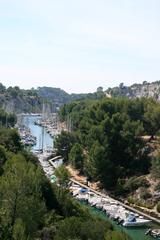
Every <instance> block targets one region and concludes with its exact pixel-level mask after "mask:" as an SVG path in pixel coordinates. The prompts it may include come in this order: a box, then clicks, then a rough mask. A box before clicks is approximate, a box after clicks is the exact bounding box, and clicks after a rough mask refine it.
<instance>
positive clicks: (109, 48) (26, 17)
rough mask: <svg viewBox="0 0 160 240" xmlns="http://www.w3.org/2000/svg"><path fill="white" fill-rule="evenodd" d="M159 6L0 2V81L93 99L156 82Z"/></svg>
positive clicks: (116, 1)
mask: <svg viewBox="0 0 160 240" xmlns="http://www.w3.org/2000/svg"><path fill="white" fill-rule="evenodd" d="M159 12H160V1H159V0H152V1H151V0H134V1H133V0H112V1H111V0H27V1H26V0H25V1H24V0H0V82H1V83H3V84H4V85H5V86H7V87H8V86H19V87H21V88H24V89H28V88H31V87H34V88H36V87H38V86H48V87H60V88H62V89H64V90H65V91H67V92H69V93H71V92H75V93H80V92H94V91H96V89H97V87H99V86H102V87H103V88H104V89H107V88H108V87H113V86H117V85H119V84H120V83H121V82H123V83H124V84H125V85H131V84H133V83H135V82H137V83H141V82H143V81H144V80H146V81H149V82H151V81H156V80H159V79H160V15H159Z"/></svg>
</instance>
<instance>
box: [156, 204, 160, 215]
mask: <svg viewBox="0 0 160 240" xmlns="http://www.w3.org/2000/svg"><path fill="white" fill-rule="evenodd" d="M157 212H159V213H160V202H158V203H157Z"/></svg>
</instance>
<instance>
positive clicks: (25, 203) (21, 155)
mask: <svg viewBox="0 0 160 240" xmlns="http://www.w3.org/2000/svg"><path fill="white" fill-rule="evenodd" d="M0 120H1V116H0ZM73 152H74V151H73ZM75 153H77V150H76V151H75ZM55 174H56V175H57V177H58V179H59V183H60V186H57V185H55V184H51V183H50V182H49V181H48V180H47V178H46V177H45V175H44V173H43V171H42V169H41V167H40V166H38V164H37V159H36V158H35V157H34V156H33V155H32V154H31V153H29V152H26V151H25V150H24V149H23V146H21V143H20V138H19V136H18V133H17V131H16V130H15V129H10V128H6V125H5V124H4V126H0V240H18V239H21V240H61V239H63V240H75V239H77V240H87V239H88V240H94V239H95V240H97V239H99V240H105V239H106V236H110V235H111V236H113V238H112V239H121V238H123V234H121V233H119V235H118V233H117V231H115V230H114V229H113V226H112V225H111V224H110V223H109V222H108V221H104V220H102V219H101V218H99V217H97V216H94V215H91V213H90V212H89V210H88V209H87V208H85V207H82V206H81V205H80V204H79V203H78V202H76V201H75V200H74V199H73V198H72V197H71V195H70V193H69V192H68V190H66V188H65V186H66V185H67V183H68V181H69V174H68V171H67V170H66V169H65V167H64V166H61V167H60V168H59V169H57V171H56V172H55ZM117 236H119V237H118V238H117ZM123 239H124V238H123ZM125 239H127V240H128V239H129V238H128V237H127V236H125Z"/></svg>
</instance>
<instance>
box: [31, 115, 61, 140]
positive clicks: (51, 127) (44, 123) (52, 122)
mask: <svg viewBox="0 0 160 240" xmlns="http://www.w3.org/2000/svg"><path fill="white" fill-rule="evenodd" d="M34 124H35V125H38V126H41V127H44V128H45V130H46V132H47V133H48V134H49V135H50V136H51V137H55V136H56V135H58V134H59V133H60V130H59V129H58V127H57V121H56V117H53V118H52V119H45V120H43V119H42V118H40V119H38V120H37V121H35V122H34Z"/></svg>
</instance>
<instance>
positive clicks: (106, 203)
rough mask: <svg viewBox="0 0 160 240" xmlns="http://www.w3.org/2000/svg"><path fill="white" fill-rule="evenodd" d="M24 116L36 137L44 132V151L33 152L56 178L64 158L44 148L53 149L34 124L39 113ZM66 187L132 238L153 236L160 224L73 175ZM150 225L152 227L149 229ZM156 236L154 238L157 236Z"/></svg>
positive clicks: (92, 209) (50, 175)
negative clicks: (127, 207)
mask: <svg viewBox="0 0 160 240" xmlns="http://www.w3.org/2000/svg"><path fill="white" fill-rule="evenodd" d="M27 118H29V119H28V120H27V121H26V119H25V121H26V123H27V124H28V125H27V126H28V127H29V128H30V130H31V133H32V134H33V135H34V136H35V137H36V138H37V139H39V138H41V139H42V134H44V135H45V139H44V143H43V145H44V151H43V152H41V153H40V152H39V153H36V155H37V157H38V159H39V163H40V165H41V166H42V168H43V170H44V172H45V175H46V176H47V178H48V179H49V180H50V181H51V182H55V181H56V180H57V179H56V177H55V175H54V169H55V168H56V167H58V166H59V165H60V164H62V163H63V160H62V159H61V162H60V163H59V160H60V158H56V157H55V156H53V152H49V151H47V149H51V148H52V149H53V138H51V137H50V135H49V134H48V133H47V132H46V130H45V129H43V127H42V126H39V125H35V124H34V121H35V120H37V118H39V117H38V116H36V117H35V116H31V117H28V116H27ZM35 118H36V119H35ZM47 134H48V135H47ZM40 136H41V137H40ZM38 146H39V147H38ZM38 148H39V149H40V148H42V144H40V140H39V142H38V143H36V146H33V147H32V150H33V152H35V150H36V149H38ZM69 189H70V191H71V193H72V195H73V197H74V198H75V199H77V201H79V202H80V203H81V204H85V205H86V206H87V207H88V208H89V209H90V210H91V211H92V212H93V213H95V214H98V215H100V216H101V217H103V218H105V219H107V220H109V221H111V222H112V223H113V225H114V227H115V228H117V229H119V230H120V231H124V232H126V233H127V234H128V235H129V236H131V237H132V239H133V240H141V239H144V240H151V239H155V236H156V234H155V235H154V236H153V237H152V236H150V235H151V233H152V231H153V229H158V228H159V226H158V225H155V224H153V223H151V220H150V219H147V218H146V217H144V216H142V215H141V214H138V213H135V212H132V211H131V209H126V207H125V206H123V204H120V203H119V202H118V201H117V200H114V199H112V198H110V197H109V196H106V195H104V196H102V194H101V193H98V192H96V191H94V190H93V189H90V188H88V187H87V186H83V184H80V183H78V182H77V181H75V180H74V179H71V182H70V185H69ZM129 225H130V226H129ZM150 228H151V229H152V231H149V229H150ZM145 233H146V234H145ZM157 236H158V232H157ZM157 236H156V239H159V238H158V237H157Z"/></svg>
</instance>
